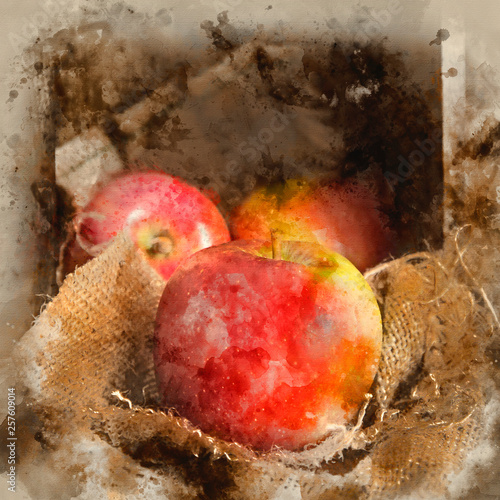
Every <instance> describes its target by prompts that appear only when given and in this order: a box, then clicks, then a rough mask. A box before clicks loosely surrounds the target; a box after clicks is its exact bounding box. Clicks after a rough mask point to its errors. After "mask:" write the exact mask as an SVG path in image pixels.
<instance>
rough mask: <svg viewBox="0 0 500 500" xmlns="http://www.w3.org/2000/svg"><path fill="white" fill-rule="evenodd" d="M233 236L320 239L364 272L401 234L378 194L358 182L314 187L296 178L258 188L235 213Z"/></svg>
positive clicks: (232, 227) (232, 217)
mask: <svg viewBox="0 0 500 500" xmlns="http://www.w3.org/2000/svg"><path fill="white" fill-rule="evenodd" d="M230 229H231V233H232V235H233V237H234V239H245V240H250V239H260V240H268V239H269V238H270V231H273V230H277V231H279V232H280V233H281V234H282V237H283V238H284V239H288V240H300V241H309V242H316V243H319V244H321V245H324V246H326V247H328V248H329V249H331V250H333V251H334V252H337V253H340V254H341V255H343V256H344V257H346V258H347V259H348V260H350V261H351V262H352V263H353V264H354V265H355V266H356V267H357V268H358V269H359V270H360V271H361V272H363V271H365V270H366V269H368V268H370V267H372V266H374V265H376V264H378V263H380V262H381V261H382V260H383V259H385V258H386V257H388V256H389V254H390V253H391V252H392V251H393V250H394V248H395V241H396V235H395V233H394V232H393V231H392V230H391V228H390V226H389V218H388V217H387V216H386V215H385V214H384V213H383V212H382V211H381V210H380V206H379V204H378V203H377V200H376V199H375V197H374V195H373V193H371V191H370V190H369V189H368V188H367V187H366V186H363V185H362V184H360V183H357V182H353V181H344V182H334V183H330V184H328V185H315V184H314V183H309V182H308V181H305V180H299V179H295V180H294V179H291V180H288V181H286V182H284V183H282V184H274V185H270V186H266V187H263V188H258V189H256V190H255V191H254V192H252V193H251V194H250V195H249V196H248V197H247V198H246V200H244V202H243V203H242V204H241V205H240V206H239V207H237V208H236V209H235V210H234V211H233V213H232V214H231V221H230Z"/></svg>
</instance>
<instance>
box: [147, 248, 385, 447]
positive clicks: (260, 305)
mask: <svg viewBox="0 0 500 500" xmlns="http://www.w3.org/2000/svg"><path fill="white" fill-rule="evenodd" d="M273 255H274V257H273ZM381 342H382V325H381V317H380V311H379V308H378V305H377V302H376V300H375V297H374V294H373V292H372V291H371V289H370V287H369V285H368V284H367V282H366V281H365V279H364V278H363V276H362V275H361V273H360V272H359V271H358V270H357V269H356V268H355V267H354V266H353V265H352V264H351V263H350V262H349V261H348V260H347V259H345V258H344V257H342V256H341V255H339V254H336V253H334V252H331V251H329V250H326V249H324V248H323V247H321V246H319V245H317V244H311V243H305V242H288V241H283V242H282V243H281V249H275V250H274V252H273V250H272V248H271V244H270V243H266V242H261V241H243V240H240V241H233V242H231V243H227V244H224V245H219V246H217V247H212V248H209V249H206V250H202V251H201V252H198V253H196V254H195V255H193V256H191V257H190V258H189V259H188V260H187V261H185V262H184V264H183V265H182V266H180V267H179V268H178V269H177V270H176V272H175V273H174V274H173V275H172V277H171V278H170V280H169V282H168V283H167V286H166V288H165V291H164V293H163V296H162V298H161V301H160V305H159V309H158V314H157V318H156V330H155V347H154V360H155V367H156V375H157V380H158V384H159V388H160V393H161V395H162V397H163V403H164V405H166V406H169V407H174V408H176V409H177V411H178V412H179V414H180V415H182V416H184V417H186V418H188V419H190V420H191V422H192V423H193V424H195V425H197V426H199V427H200V428H201V429H202V430H203V431H205V432H208V433H211V434H212V435H216V436H219V437H221V438H224V439H227V440H233V441H236V442H239V443H242V444H248V445H252V446H254V447H256V448H257V449H263V450H267V449H270V448H271V447H272V446H273V445H276V446H280V447H284V448H288V449H298V448H300V447H302V446H304V445H306V444H307V443H314V442H316V441H317V440H319V439H321V438H322V437H323V436H325V434H327V432H328V430H329V426H331V425H335V424H346V423H348V422H349V421H351V419H353V417H355V415H356V414H357V411H358V409H359V407H360V405H361V403H362V402H363V400H364V398H365V394H366V392H367V391H368V390H369V389H370V386H371V384H372V382H373V379H374V376H375V373H376V371H377V366H378V361H379V356H380V350H381Z"/></svg>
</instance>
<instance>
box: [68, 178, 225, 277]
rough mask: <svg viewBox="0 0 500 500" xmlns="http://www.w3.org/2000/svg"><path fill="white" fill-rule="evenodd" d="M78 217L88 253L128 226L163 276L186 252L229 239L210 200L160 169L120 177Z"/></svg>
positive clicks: (78, 232) (78, 229) (81, 236)
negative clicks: (159, 170) (158, 170)
mask: <svg viewBox="0 0 500 500" xmlns="http://www.w3.org/2000/svg"><path fill="white" fill-rule="evenodd" d="M76 221H77V227H76V230H77V235H78V241H79V242H80V244H81V246H82V247H84V248H85V249H86V250H87V251H88V253H90V254H91V255H97V254H98V253H99V252H100V251H101V250H102V249H103V248H104V247H105V246H106V245H107V244H108V243H109V241H111V240H112V239H113V238H114V237H115V236H116V235H117V234H118V232H120V231H122V230H124V229H125V230H128V231H129V232H130V235H131V236H132V239H133V240H134V241H135V243H136V245H137V247H138V248H139V249H140V251H141V252H142V253H143V255H144V257H145V258H146V259H147V261H148V262H149V264H150V265H151V266H152V267H153V268H155V269H156V270H157V271H158V272H159V274H161V275H162V276H163V277H164V278H165V279H168V278H169V277H170V275H171V274H172V272H173V271H174V270H175V269H176V268H177V266H178V265H179V263H180V262H182V260H184V259H185V258H186V257H187V256H188V255H191V254H192V253H195V252H197V251H198V250H201V249H203V248H207V247H209V246H211V245H218V244H220V243H225V242H227V241H229V239H230V236H229V231H228V229H227V225H226V223H225V221H224V218H223V217H222V215H221V214H220V212H219V211H218V210H217V207H216V206H215V205H214V204H213V203H212V202H211V201H210V200H209V199H208V198H206V197H205V196H204V195H202V194H201V193H200V192H199V191H198V190H197V189H196V188H194V187H192V186H190V185H188V184H186V183H185V182H183V181H182V180H180V179H177V178H175V177H172V176H170V175H167V174H164V173H160V172H138V173H131V174H127V175H123V176H121V177H118V178H117V179H115V180H114V181H112V182H111V183H109V184H108V185H107V186H105V187H104V188H103V189H102V190H101V191H99V192H98V193H97V194H96V195H95V196H94V198H93V199H92V201H91V202H90V203H89V204H88V205H87V206H86V207H85V208H84V209H83V210H82V212H81V213H80V214H79V215H78V216H77V219H76Z"/></svg>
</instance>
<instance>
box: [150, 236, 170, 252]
mask: <svg viewBox="0 0 500 500" xmlns="http://www.w3.org/2000/svg"><path fill="white" fill-rule="evenodd" d="M150 245H151V246H150V248H149V251H148V253H150V254H153V255H161V256H164V257H166V256H168V255H169V254H170V253H171V252H172V250H173V248H174V244H173V242H172V239H171V238H170V237H169V236H164V235H158V236H156V237H155V238H153V239H152V240H151V243H150Z"/></svg>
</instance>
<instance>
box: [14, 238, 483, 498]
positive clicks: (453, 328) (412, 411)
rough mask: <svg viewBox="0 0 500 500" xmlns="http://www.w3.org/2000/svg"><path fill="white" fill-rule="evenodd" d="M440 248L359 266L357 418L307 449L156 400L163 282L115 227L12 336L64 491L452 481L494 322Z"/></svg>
mask: <svg viewBox="0 0 500 500" xmlns="http://www.w3.org/2000/svg"><path fill="white" fill-rule="evenodd" d="M445 258H446V256H444V255H437V254H436V255H433V254H416V255H413V256H411V255H410V256H408V257H405V258H402V259H399V260H395V261H392V262H389V263H386V264H383V265H382V266H379V267H378V268H375V269H372V270H371V271H368V272H367V274H366V277H367V279H368V280H369V282H370V284H371V285H372V287H373V289H374V291H375V292H376V294H377V297H378V300H379V303H380V307H381V310H382V314H383V321H384V330H385V336H384V345H383V353H382V358H381V362H380V368H379V372H378V375H377V379H376V383H375V384H374V387H373V390H372V397H371V398H370V397H369V395H367V402H366V404H365V405H364V406H363V408H361V409H360V413H359V417H358V422H357V423H356V424H355V425H351V426H348V427H339V428H338V429H336V430H334V431H332V434H331V435H330V436H328V437H327V438H326V439H325V440H324V441H323V442H322V443H320V444H313V445H311V446H310V447H308V448H307V449H305V450H303V451H301V452H295V453H293V452H288V451H282V450H273V451H271V452H269V453H265V454H259V453H256V452H255V451H253V450H251V449H248V448H245V447H243V446H239V445H238V444H235V443H228V442H225V441H221V440H218V439H214V438H213V437H211V436H209V435H207V434H205V433H203V432H201V431H199V430H197V429H195V428H193V427H192V426H191V424H190V423H189V422H188V421H186V420H185V419H182V418H180V417H178V416H176V415H175V413H174V412H173V411H168V410H162V409H160V408H159V407H158V399H157V396H158V395H157V393H156V385H155V380H154V372H153V364H152V353H151V351H152V345H151V340H152V333H153V325H154V318H155V312H156V307H157V304H158V301H159V298H160V295H161V292H162V290H163V287H164V282H163V281H162V280H161V279H160V278H159V277H158V276H157V275H155V274H154V273H153V271H151V270H150V269H149V268H148V266H147V265H146V264H145V263H144V262H143V261H142V260H141V257H140V256H139V255H138V254H137V253H136V252H135V250H134V248H133V246H132V244H131V243H130V241H128V240H127V238H126V237H125V236H124V235H122V236H120V237H118V238H117V239H116V240H115V242H114V243H113V244H112V245H111V246H110V247H109V248H108V249H107V250H106V251H105V252H104V253H103V254H101V256H99V257H98V258H96V259H94V260H93V261H91V262H89V263H88V264H86V265H85V266H83V267H82V268H79V269H77V271H76V272H75V273H74V274H72V275H69V276H68V277H67V278H66V280H65V282H64V284H63V286H62V287H61V289H60V292H59V294H58V295H57V296H56V297H55V298H54V299H53V300H52V301H51V302H50V303H49V304H48V305H47V306H46V307H45V309H44V311H43V312H42V313H41V314H40V316H39V317H38V318H37V320H36V321H35V323H34V325H33V327H32V328H31V330H30V331H29V332H28V333H27V334H26V335H25V336H24V338H23V339H22V342H21V344H20V346H19V357H20V359H21V360H22V361H21V363H22V367H23V374H22V376H23V380H24V381H25V384H26V385H27V387H28V389H29V400H30V402H31V404H32V405H33V408H34V410H35V412H36V414H37V415H38V417H39V418H40V420H41V422H42V425H43V429H42V434H43V440H44V442H45V443H46V446H47V447H48V449H49V450H50V452H46V453H45V454H44V458H43V460H44V461H45V467H46V469H45V470H55V469H57V470H59V472H58V474H59V476H60V485H61V486H60V489H59V490H58V491H59V493H60V494H61V498H66V497H65V495H66V494H68V493H67V492H69V491H70V492H71V497H74V498H80V499H87V498H88V499H90V498H92V499H97V498H120V499H121V498H231V499H232V498H234V499H255V498H261V499H278V498H285V499H295V498H302V499H327V498H328V499H332V498H333V499H334V498H339V499H340V498H342V499H346V498H366V499H377V498H383V499H386V498H396V497H397V498H400V497H404V496H405V495H409V494H412V495H422V496H421V497H422V498H440V497H441V496H444V495H449V494H450V491H451V489H450V488H451V486H450V485H451V482H450V479H451V478H452V477H453V474H456V473H458V472H459V471H460V468H461V467H463V464H464V457H466V454H467V453H468V452H469V451H470V450H471V449H472V448H473V447H474V446H476V445H477V444H478V443H480V442H481V439H483V437H484V432H485V429H486V427H485V426H486V424H485V412H484V408H485V405H486V403H487V396H486V392H487V391H485V389H484V384H482V383H481V380H482V377H483V375H484V366H485V362H484V359H483V350H484V345H485V343H486V341H487V340H488V337H489V336H490V335H491V329H490V328H487V327H485V325H488V324H489V323H488V320H487V318H486V316H485V312H484V311H483V308H482V307H480V305H479V303H478V300H477V299H476V297H475V295H474V293H473V291H472V290H470V289H469V288H468V287H467V286H466V285H465V284H463V283H461V282H460V281H459V280H458V278H457V277H456V273H454V272H453V267H452V266H450V264H449V263H448V264H445V262H446V259H445ZM62 492H66V493H62ZM37 498H44V496H43V493H41V496H40V497H37ZM51 498H55V497H54V494H53V493H52V497H51Z"/></svg>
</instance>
